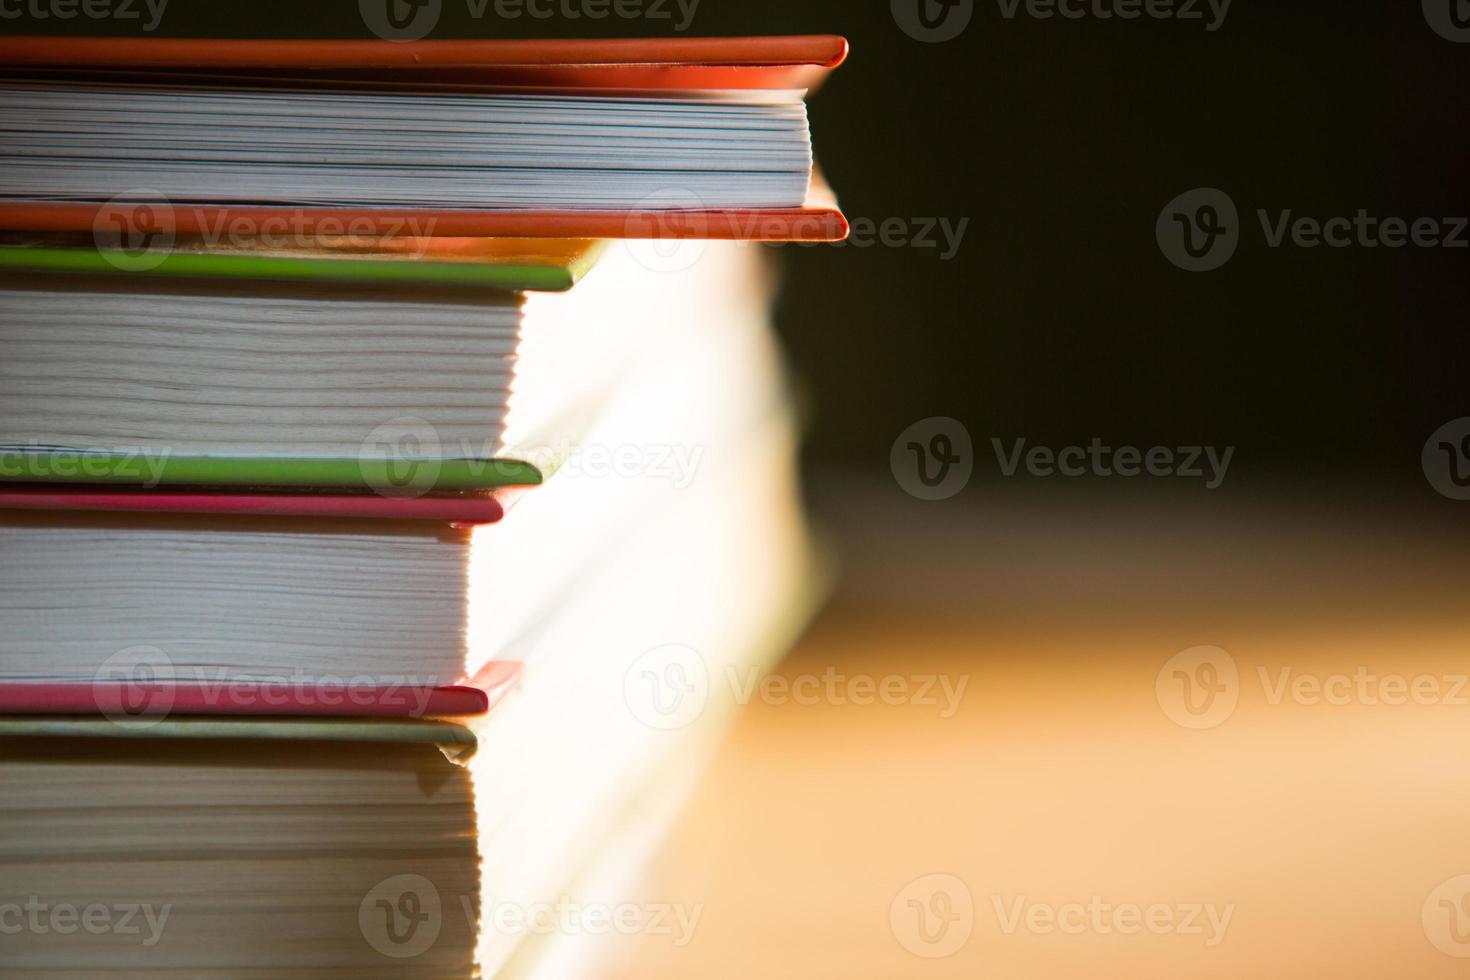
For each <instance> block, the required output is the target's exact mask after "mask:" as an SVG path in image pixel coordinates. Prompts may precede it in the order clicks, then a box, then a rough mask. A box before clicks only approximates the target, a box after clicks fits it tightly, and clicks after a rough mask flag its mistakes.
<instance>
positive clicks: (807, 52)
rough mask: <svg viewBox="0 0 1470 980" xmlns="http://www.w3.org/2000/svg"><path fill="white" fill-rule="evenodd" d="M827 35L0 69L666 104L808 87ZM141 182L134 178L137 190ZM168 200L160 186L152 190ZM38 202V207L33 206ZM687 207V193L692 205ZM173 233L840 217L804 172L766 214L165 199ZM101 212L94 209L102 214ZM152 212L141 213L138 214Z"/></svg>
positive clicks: (809, 222)
mask: <svg viewBox="0 0 1470 980" xmlns="http://www.w3.org/2000/svg"><path fill="white" fill-rule="evenodd" d="M847 50H848V45H847V41H846V40H844V39H843V38H840V37H834V36H825V35H822V36H807V37H739V38H662V39H631V40H570V41H543V40H489V41H406V42H394V41H387V40H374V41H348V40H324V41H316V40H311V41H308V40H280V41H275V40H195V39H178V38H127V39H113V38H62V37H5V38H0V64H3V65H4V66H5V70H6V71H7V72H9V73H11V74H15V73H21V74H25V75H29V76H32V77H36V76H38V75H39V76H41V77H46V76H48V75H50V76H60V77H64V78H72V77H78V76H79V75H81V76H86V77H93V78H95V77H114V78H117V77H121V78H126V79H128V80H130V81H134V82H138V81H141V82H147V83H150V84H171V83H174V84H176V83H178V82H179V81H180V80H184V79H187V80H190V81H192V82H195V83H200V84H207V85H215V86H239V85H240V84H241V83H242V79H243V80H245V81H248V82H249V83H251V84H254V85H261V84H275V85H278V86H281V85H288V84H290V85H296V84H303V83H305V84H311V85H331V86H338V87H340V86H343V85H348V86H352V87H355V88H359V87H360V88H371V87H374V86H379V87H381V86H397V87H405V86H406V87H407V88H408V89H410V90H413V91H420V92H421V91H445V90H453V91H482V92H483V91H492V90H493V91H517V92H520V93H522V94H527V93H540V94H547V93H551V94H568V93H585V94H593V95H624V96H632V97H638V96H642V97H647V96H653V97H657V96H659V95H663V96H665V97H668V96H670V95H672V94H674V93H686V94H687V93H691V92H706V93H709V92H727V93H728V92H746V93H751V92H760V91H777V90H793V89H806V90H810V89H813V88H815V87H816V86H818V85H819V84H820V83H821V82H822V80H823V79H824V78H825V76H826V74H827V73H828V72H830V71H831V70H832V69H834V68H836V67H837V66H838V65H840V64H841V63H842V62H843V61H844V59H845V58H846V56H847ZM139 183H140V185H142V186H145V187H146V186H147V184H146V182H144V181H141V180H140V181H139ZM165 193H166V191H165ZM47 197H50V198H51V199H45V198H47ZM696 198H697V195H696ZM166 204H167V211H168V213H167V215H166V218H165V223H166V224H167V226H168V228H167V230H168V231H169V232H170V233H171V234H177V235H180V236H187V235H196V234H203V233H208V232H209V231H210V230H211V229H219V228H222V227H229V226H232V225H235V226H251V227H268V226H272V225H273V224H274V225H279V224H281V223H283V222H287V223H289V224H290V226H291V227H294V228H298V229H300V230H301V231H302V232H303V233H305V234H314V233H317V231H318V230H321V231H322V233H323V234H326V233H330V232H331V230H332V229H337V228H339V227H340V225H341V223H342V222H344V221H346V222H352V223H353V227H354V228H356V229H357V230H358V231H359V232H361V233H362V234H381V235H384V236H395V235H399V234H401V233H402V229H403V227H404V225H405V222H406V221H408V220H409V219H410V218H411V219H413V220H414V221H416V222H417V223H418V224H417V225H416V226H424V225H427V226H428V228H429V229H430V230H429V231H428V232H427V234H429V235H432V236H434V237H509V238H525V237H538V238H545V237H560V238H709V239H737V240H749V241H835V240H841V239H843V238H845V237H846V235H847V221H846V219H845V218H844V217H843V215H842V213H841V211H839V210H838V208H837V206H836V204H835V201H834V199H833V198H832V195H831V193H830V192H829V191H828V190H827V188H826V186H825V185H824V183H823V182H822V180H821V177H820V175H819V174H817V173H815V172H813V174H812V177H811V181H810V185H809V192H808V194H807V199H806V200H805V202H803V203H801V204H800V205H797V206H788V207H780V208H763V207H752V208H731V207H702V206H699V203H698V202H697V200H696V201H691V202H687V203H685V204H679V205H678V206H677V207H675V206H673V205H667V204H664V203H660V204H659V205H658V207H657V208H646V207H645V208H639V207H633V208H613V209H607V208H598V207H596V206H587V207H585V208H584V207H578V208H551V209H548V208H540V207H534V206H530V207H524V208H520V207H517V208H463V207H443V206H424V207H392V206H373V207H353V206H342V205H335V206H314V205H311V204H310V203H309V202H303V205H302V206H294V207H293V206H288V205H281V204H267V203H265V202H263V201H262V202H244V201H242V202H225V201H218V200H213V201H211V200H197V201H188V200H184V199H182V198H175V197H173V196H170V197H169V199H168V201H167V202H166ZM118 206H119V204H118V202H117V201H115V200H111V199H109V200H107V201H100V200H99V201H76V200H57V199H55V196H54V195H45V194H36V195H34V196H33V199H17V198H16V197H15V196H13V195H12V196H11V197H10V198H9V199H3V200H0V228H7V229H12V230H18V231H32V232H67V231H69V232H77V231H91V230H92V229H93V228H94V226H95V225H96V223H97V222H98V221H99V219H101V218H102V217H104V216H105V215H104V209H111V211H116V209H117V208H118ZM111 211H109V212H107V213H109V214H110V213H111ZM157 218H158V215H157V214H156V213H154V212H150V220H155V221H156V219H157Z"/></svg>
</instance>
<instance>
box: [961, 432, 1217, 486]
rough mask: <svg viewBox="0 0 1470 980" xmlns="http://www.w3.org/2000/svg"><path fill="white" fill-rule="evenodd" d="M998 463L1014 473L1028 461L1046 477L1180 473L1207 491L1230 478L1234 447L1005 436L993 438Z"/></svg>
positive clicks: (1032, 471) (1032, 469)
mask: <svg viewBox="0 0 1470 980" xmlns="http://www.w3.org/2000/svg"><path fill="white" fill-rule="evenodd" d="M990 445H991V447H992V449H993V450H994V452H995V459H996V462H997V463H998V464H999V466H1000V471H1001V473H1002V474H1004V475H1005V476H1008V477H1010V476H1015V475H1016V474H1017V473H1018V472H1020V470H1021V468H1022V467H1023V466H1024V467H1025V470H1026V472H1027V473H1028V474H1030V475H1031V476H1035V477H1041V478H1047V477H1053V476H1062V477H1069V478H1074V479H1075V478H1077V477H1084V476H1096V477H1104V478H1107V477H1115V476H1116V477H1123V478H1125V479H1131V478H1133V477H1140V476H1152V477H1177V478H1182V479H1190V480H1204V481H1205V484H1204V485H1205V489H1206V490H1217V489H1219V487H1220V485H1221V484H1222V483H1224V482H1225V474H1226V473H1227V472H1228V471H1229V469H1230V461H1231V460H1232V459H1234V458H1235V447H1234V446H1226V447H1225V448H1224V449H1223V450H1221V449H1217V448H1216V447H1214V446H1177V447H1174V446H1151V447H1148V448H1146V449H1140V448H1139V447H1137V446H1118V447H1113V446H1109V445H1107V444H1105V443H1104V442H1103V441H1102V440H1101V439H1098V438H1094V439H1093V440H1092V441H1091V442H1089V443H1088V444H1087V445H1086V446H1063V447H1062V448H1060V449H1054V448H1052V447H1050V446H1030V447H1028V446H1027V444H1026V440H1025V439H1016V440H1014V441H1013V442H1012V443H1011V444H1010V446H1009V447H1007V446H1006V444H1005V443H1004V442H1002V441H1001V440H1000V439H991V440H990Z"/></svg>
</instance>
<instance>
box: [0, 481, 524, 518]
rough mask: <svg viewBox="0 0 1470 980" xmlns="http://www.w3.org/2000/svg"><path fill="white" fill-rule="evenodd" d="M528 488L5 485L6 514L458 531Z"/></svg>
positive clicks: (498, 514) (2, 505)
mask: <svg viewBox="0 0 1470 980" xmlns="http://www.w3.org/2000/svg"><path fill="white" fill-rule="evenodd" d="M524 489H525V488H524V487H507V488H504V489H502V490H497V491H494V492H492V493H475V494H461V495H428V496H422V497H387V496H380V495H378V494H374V493H286V492H270V491H245V492H234V491H230V492H224V491H188V492H179V491H168V490H158V489H154V490H127V489H118V490H95V489H89V488H80V487H63V488H56V487H49V486H30V485H25V486H19V485H10V486H5V485H0V511H6V510H28V511H36V510H41V511H91V512H106V513H143V514H232V515H245V516H248V515H255V516H261V517H320V518H345V519H356V520H390V521H395V520H396V521H438V522H441V523H445V524H451V525H454V526H456V527H476V526H479V525H484V524H495V523H498V522H499V521H500V519H501V518H502V517H504V516H505V512H506V510H507V509H509V507H510V506H511V504H512V503H513V502H514V501H515V500H516V498H517V497H518V496H519V495H520V493H521V492H523V491H524Z"/></svg>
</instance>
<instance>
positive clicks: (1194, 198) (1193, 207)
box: [1154, 187, 1240, 272]
mask: <svg viewBox="0 0 1470 980" xmlns="http://www.w3.org/2000/svg"><path fill="white" fill-rule="evenodd" d="M1154 234H1155V236H1156V237H1157V238H1158V241H1159V250H1160V251H1162V252H1163V253H1164V257H1165V258H1167V259H1168V260H1169V261H1170V262H1172V263H1174V264H1175V265H1177V266H1178V267H1179V268H1181V269H1185V270H1187V271H1189V272H1210V271H1212V270H1214V269H1218V268H1220V267H1221V266H1222V265H1224V264H1225V263H1226V262H1229V261H1230V258H1231V256H1233V255H1234V254H1235V249H1236V248H1237V247H1238V246H1239V244H1240V215H1239V213H1238V212H1237V211H1236V209H1235V202H1234V201H1232V200H1231V199H1230V195H1229V194H1226V193H1225V192H1224V191H1222V190H1218V189H1216V188H1214V187H1196V188H1195V189H1194V190H1191V191H1185V192H1184V193H1183V194H1180V195H1179V196H1178V197H1176V198H1174V200H1172V201H1170V202H1169V203H1168V204H1166V205H1164V210H1162V211H1160V212H1159V218H1158V221H1157V222H1155V224H1154Z"/></svg>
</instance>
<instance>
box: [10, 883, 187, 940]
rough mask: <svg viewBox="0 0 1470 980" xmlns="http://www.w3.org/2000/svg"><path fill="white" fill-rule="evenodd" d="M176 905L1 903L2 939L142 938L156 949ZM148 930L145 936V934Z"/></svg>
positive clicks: (35, 899) (31, 899)
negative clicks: (81, 934) (82, 935)
mask: <svg viewBox="0 0 1470 980" xmlns="http://www.w3.org/2000/svg"><path fill="white" fill-rule="evenodd" d="M172 911H173V904H172V903H170V902H165V903H163V904H162V905H156V906H155V905H153V904H152V903H149V902H114V903H105V902H89V903H87V904H86V905H75V904H73V903H71V902H48V901H45V900H44V899H42V898H40V897H39V896H36V895H30V896H28V897H27V898H26V900H25V901H24V902H4V903H0V936H18V935H21V934H22V933H30V934H32V935H37V936H46V935H52V934H55V935H58V936H72V935H75V934H77V933H78V932H84V933H86V934H87V935H89V936H105V935H112V936H141V937H142V939H141V942H142V945H144V946H147V947H150V948H151V947H153V946H156V945H158V941H159V940H160V939H162V938H163V930H164V927H165V926H167V925H168V917H169V913H171V912H172ZM145 930H146V933H145Z"/></svg>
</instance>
